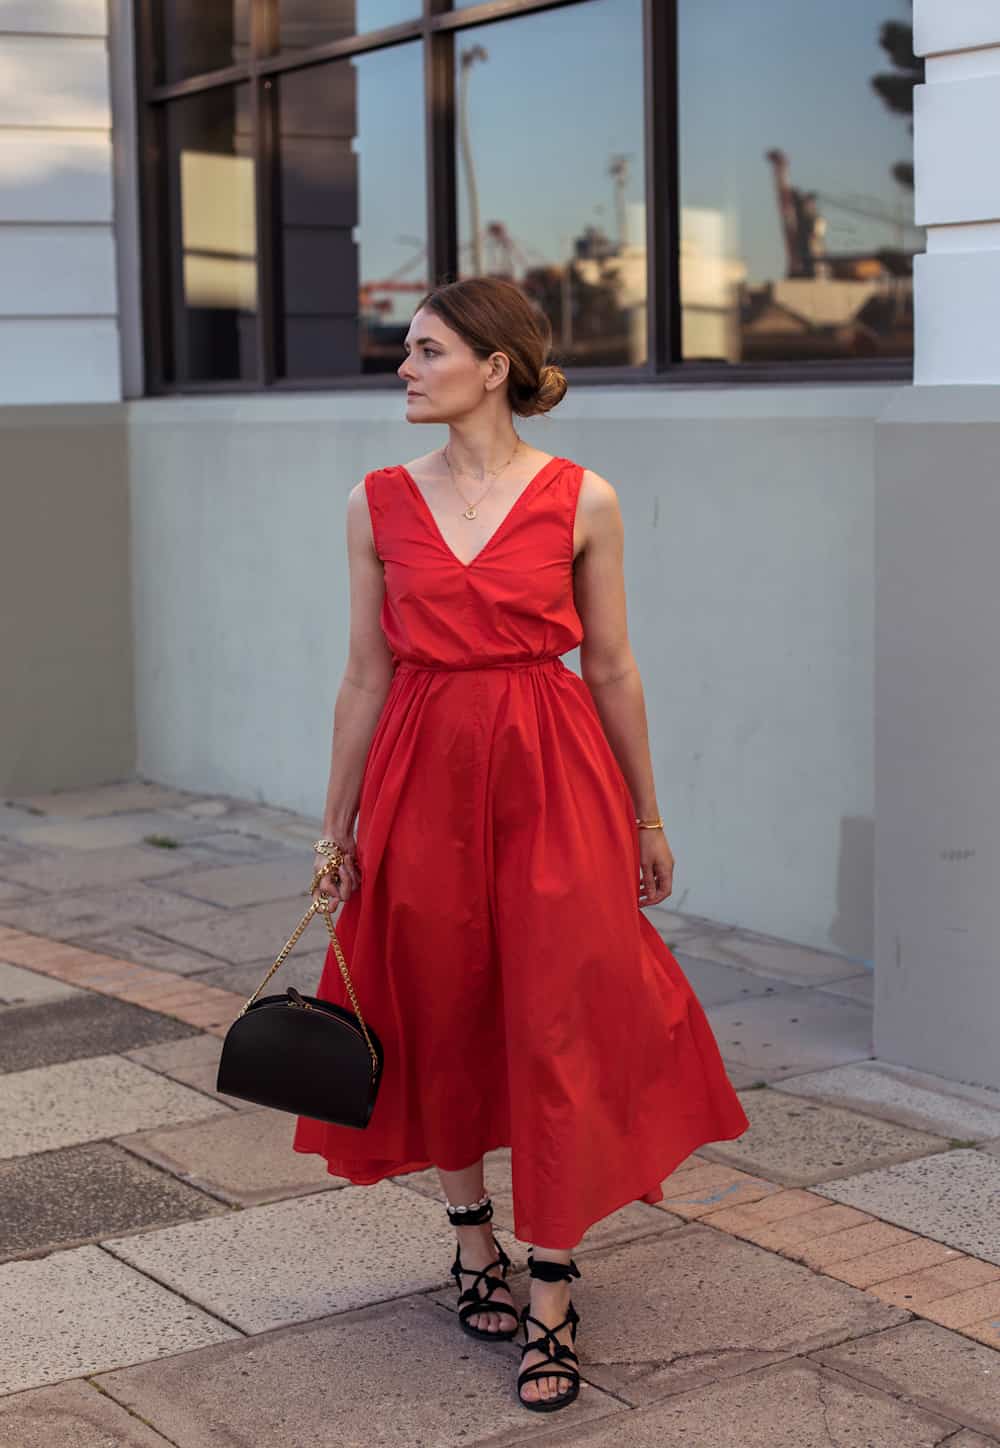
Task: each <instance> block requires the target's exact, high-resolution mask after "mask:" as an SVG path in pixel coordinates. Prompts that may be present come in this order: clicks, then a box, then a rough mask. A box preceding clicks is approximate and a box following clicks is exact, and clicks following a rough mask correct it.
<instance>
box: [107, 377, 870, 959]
mask: <svg viewBox="0 0 1000 1448" xmlns="http://www.w3.org/2000/svg"><path fill="white" fill-rule="evenodd" d="M894 392H895V389H892V388H886V387H881V386H869V387H864V386H857V387H852V386H847V387H844V386H830V387H802V388H777V387H748V388H700V387H698V388H690V389H659V388H620V389H610V388H609V389H587V390H584V389H579V390H578V391H577V392H575V393H574V391H573V389H571V390H570V393H569V395H568V397H567V399H566V401H565V402H563V403H562V404H561V405H560V408H559V409H558V412H557V414H556V415H555V416H553V417H552V418H550V419H539V420H534V421H532V422H530V423H525V424H524V425H523V431H524V435H525V436H526V437H528V438H530V439H531V440H532V441H533V442H535V443H536V444H537V445H538V446H539V447H543V448H545V449H546V450H547V451H550V452H554V453H559V454H562V455H565V456H569V457H572V458H574V459H576V460H578V461H580V462H583V463H584V464H586V465H587V466H589V467H592V468H594V469H596V470H597V471H598V472H601V473H603V474H604V475H605V476H606V477H608V478H610V479H611V480H612V481H613V482H614V484H615V486H616V488H617V489H618V495H619V498H620V499H621V504H622V509H623V513H624V517H625V524H626V529H627V541H626V568H627V580H628V603H629V624H630V634H631V637H632V642H633V646H634V648H635V651H636V655H637V658H638V661H639V665H640V668H641V670H642V676H643V681H644V684H645V690H646V699H647V708H648V713H649V720H650V730H651V736H652V750H653V757H654V764H655V769H656V780H657V790H658V797H659V800H660V804H661V806H662V809H663V813H664V817H665V820H666V822H667V831H668V837H669V839H670V842H671V846H672V848H673V850H674V854H675V856H676V857H677V862H678V863H677V871H676V875H675V889H674V895H673V897H672V900H671V903H672V904H673V905H675V906H676V908H677V909H679V910H688V911H692V912H694V913H696V914H701V915H704V916H707V917H710V918H713V919H716V920H722V921H726V922H731V923H734V924H740V925H742V926H746V927H749V928H754V929H759V930H762V931H766V932H771V933H774V934H776V935H780V936H784V937H786V938H788V939H791V940H796V941H800V942H802V943H805V944H809V945H818V946H822V947H825V948H827V949H832V950H836V951H839V952H841V953H842V954H844V955H847V956H851V957H853V958H859V959H864V960H868V959H870V958H871V955H872V836H873V818H872V815H873V804H872V794H873V778H872V770H873V761H872V672H873V641H872V640H873V619H872V591H873V559H872V548H873V539H872V507H873V476H872V457H873V427H874V419H875V418H876V417H877V415H878V413H879V412H880V411H881V410H882V408H884V407H885V405H886V403H887V400H888V399H889V398H890V397H891V396H893V395H894ZM127 410H128V416H129V437H130V448H131V461H130V469H129V471H130V478H131V509H132V558H133V571H132V576H133V588H134V610H135V627H136V639H137V647H136V671H137V678H136V689H137V695H136V698H137V720H138V738H139V753H138V767H139V768H140V770H141V771H142V772H143V773H145V774H147V775H148V776H150V777H151V778H154V779H158V780H161V781H164V782H166V783H173V784H178V785H183V786H185V787H189V788H193V789H199V790H208V791H212V790H220V791H226V792H231V793H234V794H238V795H242V796H246V797H249V798H259V799H262V800H267V801H268V802H271V803H275V804H281V805H286V806H288V807H291V808H295V809H301V810H305V811H308V812H310V813H313V814H317V815H318V814H319V813H320V812H321V810H322V803H323V796H324V793H325V789H326V780H327V771H328V768H329V751H330V734H331V728H332V721H333V703H334V698H335V695H336V690H337V687H338V685H339V682H340V677H341V673H342V670H343V666H344V662H345V656H346V655H345V651H346V642H347V622H348V615H347V608H348V592H347V577H346V555H345V542H344V505H345V500H346V497H347V493H348V491H349V490H350V488H351V487H352V486H353V485H354V484H355V483H356V482H357V481H358V480H359V479H360V478H361V477H362V475H363V474H364V472H365V471H366V470H367V469H369V468H372V467H376V466H379V465H381V464H385V463H389V462H403V461H406V460H407V459H409V458H411V457H413V456H415V455H417V454H419V453H421V452H423V451H425V450H426V449H427V448H428V447H432V446H434V445H435V444H436V443H437V442H438V441H440V440H441V438H440V437H439V429H437V428H419V429H414V427H413V426H412V425H409V424H407V423H406V422H405V421H404V420H402V418H401V412H402V408H401V403H400V400H399V398H398V396H395V395H383V394H376V393H363V392H358V393H354V394H341V395H325V396H324V395H319V394H315V395H300V396H298V397H276V396H271V397H253V398H245V399H238V398H211V399H209V398H205V399H179V398H177V399H160V400H154V401H150V402H142V403H134V404H130V405H129V407H128V409H127ZM567 663H569V664H570V665H571V667H578V660H577V657H576V655H575V654H572V655H568V656H567Z"/></svg>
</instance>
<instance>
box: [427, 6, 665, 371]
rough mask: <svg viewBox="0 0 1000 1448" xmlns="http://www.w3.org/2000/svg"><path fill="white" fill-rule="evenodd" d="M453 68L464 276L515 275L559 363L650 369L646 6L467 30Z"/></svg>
mask: <svg viewBox="0 0 1000 1448" xmlns="http://www.w3.org/2000/svg"><path fill="white" fill-rule="evenodd" d="M455 66H456V75H455V84H456V144H457V147H458V151H457V156H456V166H457V173H458V194H459V216H458V221H459V226H458V240H459V271H460V275H463V276H469V275H492V276H506V277H511V278H512V279H513V280H515V281H517V282H518V283H519V284H520V285H521V286H522V287H523V288H524V290H525V291H526V292H527V293H528V294H529V295H530V296H532V297H533V298H534V299H535V300H536V301H537V302H538V304H539V305H540V306H541V307H542V309H543V311H545V313H546V314H547V316H548V317H549V320H550V322H551V323H552V333H553V352H554V353H555V354H556V355H557V356H558V357H559V360H560V361H561V362H562V363H563V365H567V364H572V365H574V366H614V365H620V364H632V365H638V364H641V363H643V362H644V361H645V359H646V313H645V307H646V234H645V225H646V223H645V201H644V195H645V157H644V151H643V116H642V94H643V86H642V74H643V72H642V4H641V0H589V3H587V4H582V5H579V6H573V7H572V13H570V12H569V11H568V10H567V9H556V10H550V11H543V12H541V13H539V14H535V15H527V16H523V17H519V18H515V19H511V20H507V21H503V22H500V23H497V24H492V25H480V26H475V27H474V28H472V29H469V30H462V31H459V32H458V33H457V34H456V36H455ZM512 96H516V97H517V103H516V105H512V104H511V97H512Z"/></svg>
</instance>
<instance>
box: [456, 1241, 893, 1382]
mask: <svg viewBox="0 0 1000 1448" xmlns="http://www.w3.org/2000/svg"><path fill="white" fill-rule="evenodd" d="M577 1260H578V1261H579V1266H580V1271H581V1274H582V1276H581V1278H580V1280H579V1281H578V1282H574V1283H573V1301H574V1303H575V1304H576V1307H577V1310H578V1311H579V1313H580V1316H581V1324H580V1329H579V1336H578V1339H577V1351H578V1352H579V1354H580V1363H581V1372H582V1374H583V1375H584V1376H585V1377H586V1378H587V1379H588V1381H590V1382H592V1383H594V1384H595V1385H596V1386H597V1387H600V1388H603V1389H605V1390H607V1391H608V1392H612V1393H614V1394H615V1395H616V1396H617V1397H619V1398H621V1399H622V1401H623V1402H626V1403H630V1404H632V1405H633V1406H640V1405H642V1404H645V1403H651V1402H654V1401H655V1400H657V1399H659V1398H664V1397H668V1396H670V1395H671V1394H674V1393H687V1392H690V1391H692V1390H693V1389H695V1388H699V1387H704V1386H705V1385H706V1384H708V1383H711V1382H715V1381H717V1380H720V1379H723V1378H728V1377H734V1376H738V1375H741V1374H743V1373H746V1372H748V1371H750V1370H751V1369H754V1368H760V1367H764V1366H766V1365H767V1364H768V1363H771V1362H777V1361H780V1360H781V1359H783V1358H788V1357H792V1356H793V1355H800V1354H802V1353H803V1352H809V1351H811V1350H812V1349H814V1348H817V1347H820V1346H822V1345H825V1344H832V1343H835V1342H839V1341H841V1340H842V1339H844V1338H846V1337H852V1336H857V1335H859V1334H861V1333H868V1332H879V1331H881V1330H882V1329H884V1328H886V1327H891V1326H894V1325H895V1324H896V1323H899V1322H902V1321H905V1320H906V1318H907V1317H908V1316H909V1314H907V1313H906V1312H904V1311H902V1310H901V1309H899V1308H896V1307H892V1306H890V1305H889V1304H888V1303H881V1302H878V1301H877V1300H876V1299H875V1298H870V1297H868V1296H867V1295H866V1294H865V1293H863V1292H858V1291H857V1290H856V1289H855V1288H852V1287H848V1286H846V1285H845V1284H844V1283H842V1282H836V1281H834V1280H833V1278H831V1277H823V1276H818V1275H817V1274H816V1273H814V1272H812V1271H810V1269H809V1268H807V1267H802V1266H800V1265H799V1264H798V1263H795V1262H790V1261H788V1260H787V1259H786V1258H784V1257H778V1256H775V1255H774V1254H773V1253H771V1252H766V1251H764V1250H763V1248H761V1247H756V1246H754V1245H752V1244H751V1243H749V1242H742V1241H739V1240H738V1239H737V1238H735V1237H729V1236H726V1235H724V1234H723V1233H720V1232H716V1231H713V1230H712V1229H711V1228H709V1227H703V1226H701V1225H698V1224H694V1225H690V1226H686V1227H681V1228H679V1229H678V1230H677V1231H674V1232H663V1233H661V1234H660V1235H659V1236H656V1237H642V1238H639V1239H638V1240H636V1241H633V1242H626V1243H624V1244H621V1245H618V1246H614V1247H605V1248H601V1249H600V1250H597V1251H594V1252H592V1253H589V1254H588V1256H587V1259H586V1262H584V1261H582V1260H580V1259H577ZM510 1282H511V1292H512V1295H513V1296H514V1298H515V1300H516V1301H517V1302H519V1303H520V1302H522V1301H527V1298H528V1292H529V1287H530V1283H529V1279H528V1274H527V1272H526V1271H525V1272H518V1273H516V1274H512V1275H511V1278H510ZM432 1296H433V1299H434V1300H435V1301H440V1302H441V1303H442V1305H444V1306H447V1307H449V1308H450V1309H451V1310H452V1311H453V1310H454V1307H453V1304H452V1302H451V1298H452V1297H453V1296H454V1294H453V1293H451V1294H449V1293H434V1294H432ZM741 1381H742V1378H741Z"/></svg>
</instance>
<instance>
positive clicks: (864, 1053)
mask: <svg viewBox="0 0 1000 1448" xmlns="http://www.w3.org/2000/svg"><path fill="white" fill-rule="evenodd" d="M706 1014H707V1016H708V1020H709V1024H710V1025H711V1027H712V1030H713V1032H714V1033H715V1037H716V1040H717V1041H718V1045H719V1050H720V1051H721V1053H722V1055H723V1056H724V1057H725V1058H726V1059H727V1060H732V1061H736V1062H738V1063H739V1064H740V1065H741V1066H757V1067H761V1068H762V1069H764V1070H766V1071H768V1072H769V1073H770V1075H771V1078H772V1079H774V1078H775V1077H778V1076H795V1075H799V1074H801V1072H803V1071H808V1070H814V1071H815V1070H821V1069H823V1068H825V1067H829V1066H841V1065H845V1064H846V1063H848V1062H850V1061H856V1060H859V1059H865V1058H867V1057H870V1056H871V1055H872V1012H871V1010H870V1009H869V1008H868V1007H867V1006H866V1005H863V1004H860V1003H859V1002H857V1001H851V1000H844V999H843V998H842V997H840V996H831V995H820V994H819V992H818V991H803V990H797V991H788V992H785V993H782V994H775V995H769V996H758V997H757V998H756V999H753V1000H745V1001H739V1002H734V1003H732V1004H730V1005H721V1006H709V1008H708V1010H707V1011H706Z"/></svg>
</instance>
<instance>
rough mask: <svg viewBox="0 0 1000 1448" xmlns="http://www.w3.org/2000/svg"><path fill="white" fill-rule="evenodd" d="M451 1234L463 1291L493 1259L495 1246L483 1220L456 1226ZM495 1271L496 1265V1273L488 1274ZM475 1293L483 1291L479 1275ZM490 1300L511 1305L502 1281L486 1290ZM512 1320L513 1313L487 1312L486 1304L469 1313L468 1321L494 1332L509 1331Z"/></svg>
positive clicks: (495, 1254) (495, 1252)
mask: <svg viewBox="0 0 1000 1448" xmlns="http://www.w3.org/2000/svg"><path fill="white" fill-rule="evenodd" d="M455 1236H456V1237H457V1239H458V1247H459V1251H460V1253H461V1257H462V1266H461V1269H460V1271H461V1274H462V1290H463V1291H464V1290H466V1289H467V1288H469V1287H471V1286H472V1283H473V1280H474V1279H475V1276H476V1273H477V1272H481V1271H482V1269H483V1268H484V1267H485V1266H487V1264H488V1263H490V1262H495V1261H496V1258H497V1248H496V1243H495V1242H494V1240H493V1230H492V1227H491V1226H490V1224H489V1223H488V1222H485V1223H483V1225H482V1226H481V1227H457V1228H456V1230H455ZM498 1272H499V1269H497V1272H496V1273H491V1276H492V1275H498ZM479 1293H480V1295H481V1296H482V1295H484V1293H483V1282H482V1279H481V1278H480V1282H479ZM490 1301H491V1302H502V1303H506V1305H507V1306H508V1307H511V1308H513V1307H514V1299H513V1298H512V1297H511V1295H510V1291H509V1290H508V1288H507V1287H506V1285H504V1286H497V1287H494V1288H493V1290H492V1292H490ZM515 1314H516V1309H515ZM515 1320H516V1316H515V1317H511V1316H510V1314H509V1313H507V1312H491V1311H490V1310H489V1309H488V1308H486V1309H484V1310H483V1311H482V1312H474V1313H470V1314H469V1318H468V1323H469V1326H470V1327H478V1328H481V1329H482V1330H483V1331H484V1332H497V1331H498V1330H500V1329H502V1330H503V1331H504V1332H510V1330H511V1325H512V1324H513V1323H514V1322H515Z"/></svg>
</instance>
